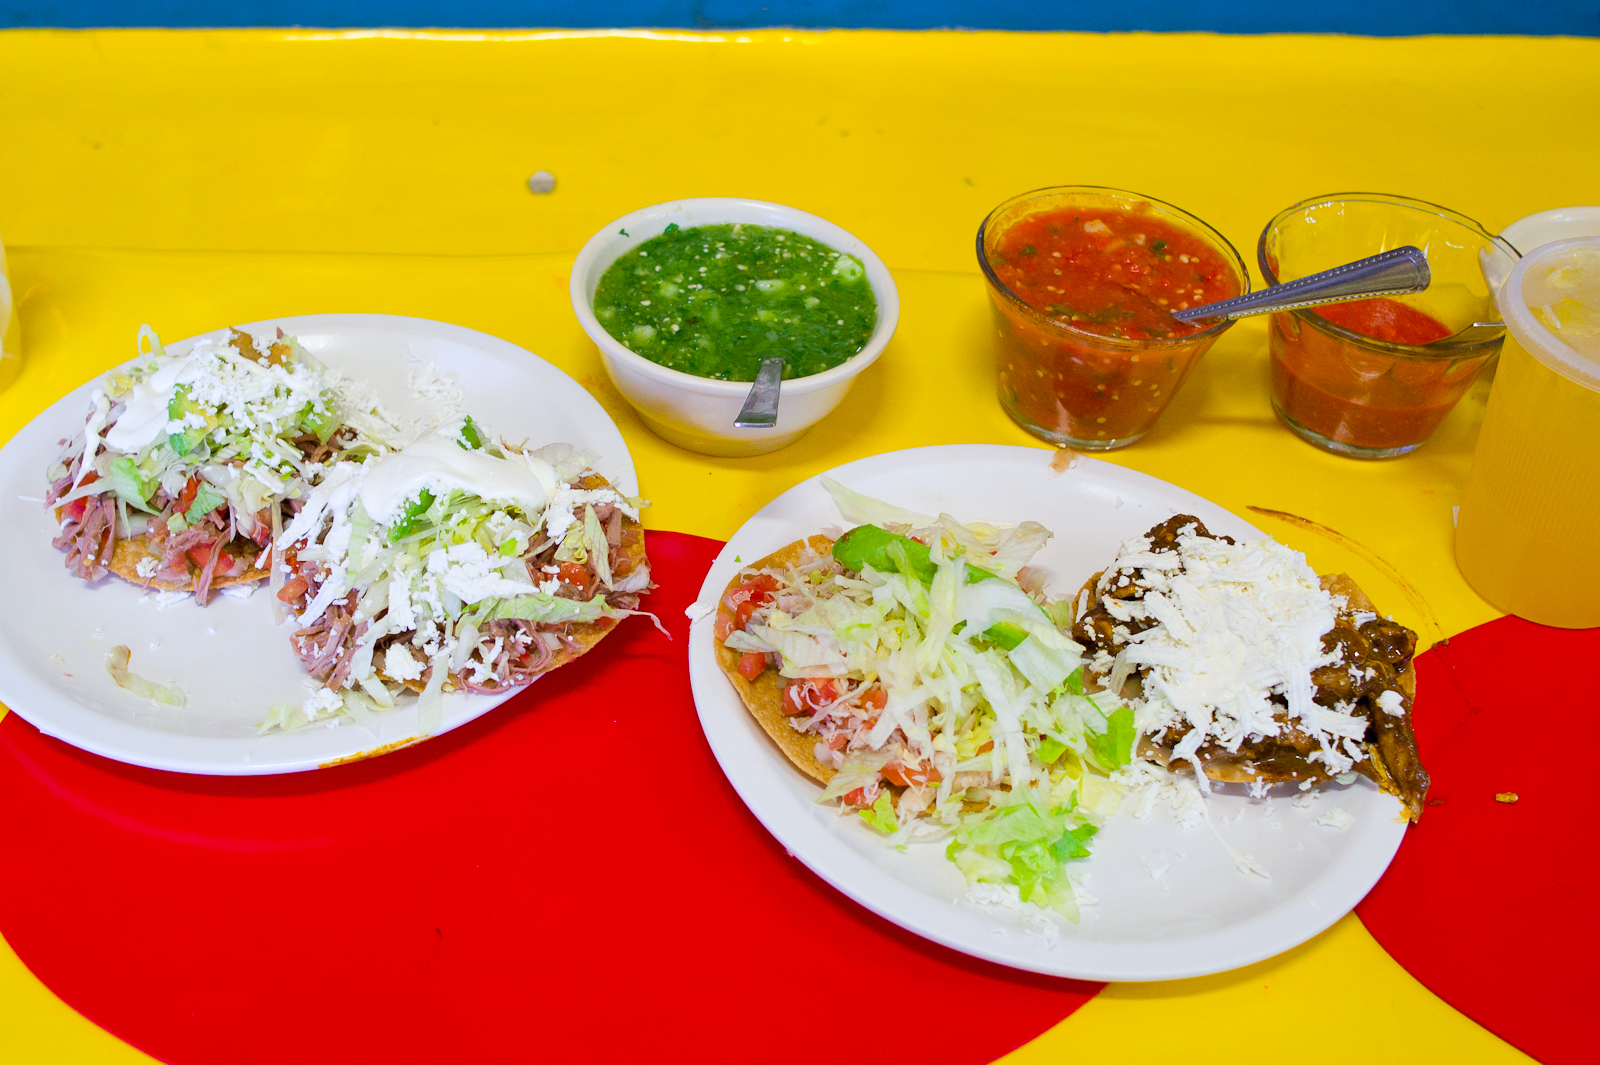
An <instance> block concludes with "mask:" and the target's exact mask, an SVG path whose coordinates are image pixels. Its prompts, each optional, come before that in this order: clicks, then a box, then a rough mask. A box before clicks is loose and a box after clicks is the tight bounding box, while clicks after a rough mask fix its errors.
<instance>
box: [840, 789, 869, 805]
mask: <svg viewBox="0 0 1600 1065" xmlns="http://www.w3.org/2000/svg"><path fill="white" fill-rule="evenodd" d="M839 801H840V802H842V803H844V805H846V806H871V805H872V804H871V803H869V802H868V801H867V789H866V788H865V787H860V788H857V789H856V790H855V791H847V792H845V793H844V795H843V796H842V797H841V798H840V799H839Z"/></svg>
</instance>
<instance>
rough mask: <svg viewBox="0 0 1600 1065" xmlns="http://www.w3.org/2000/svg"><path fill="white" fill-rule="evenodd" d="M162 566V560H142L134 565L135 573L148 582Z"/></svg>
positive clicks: (146, 558) (148, 558)
mask: <svg viewBox="0 0 1600 1065" xmlns="http://www.w3.org/2000/svg"><path fill="white" fill-rule="evenodd" d="M160 565H161V560H160V559H159V558H150V557H145V558H141V559H140V560H139V561H138V562H135V563H134V564H133V572H135V573H137V574H138V575H139V576H141V577H143V578H145V579H146V580H148V579H149V578H150V577H152V576H154V575H155V572H156V569H157V568H158V567H160Z"/></svg>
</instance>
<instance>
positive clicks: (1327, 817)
mask: <svg viewBox="0 0 1600 1065" xmlns="http://www.w3.org/2000/svg"><path fill="white" fill-rule="evenodd" d="M1314 820H1315V821H1316V822H1317V824H1319V825H1322V826H1324V827H1326V828H1336V829H1338V830H1339V831H1341V832H1343V831H1344V830H1345V829H1347V828H1349V827H1350V826H1351V825H1353V824H1355V823H1356V819H1355V815H1354V814H1352V813H1350V812H1349V811H1348V810H1343V809H1340V808H1339V807H1337V806H1335V807H1333V808H1332V809H1331V810H1329V811H1328V812H1327V813H1325V814H1323V815H1322V816H1321V817H1318V818H1315V819H1314Z"/></svg>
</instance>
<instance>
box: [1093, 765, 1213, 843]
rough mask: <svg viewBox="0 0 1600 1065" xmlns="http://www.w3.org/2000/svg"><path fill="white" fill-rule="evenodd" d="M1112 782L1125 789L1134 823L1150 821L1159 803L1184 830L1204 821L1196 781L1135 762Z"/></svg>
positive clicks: (1113, 774)
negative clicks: (1163, 805)
mask: <svg viewBox="0 0 1600 1065" xmlns="http://www.w3.org/2000/svg"><path fill="white" fill-rule="evenodd" d="M1111 781H1112V783H1114V784H1120V785H1121V786H1123V787H1124V788H1126V789H1128V793H1129V795H1130V796H1131V797H1132V799H1133V802H1134V810H1133V816H1134V819H1135V820H1138V821H1146V820H1149V818H1150V815H1151V814H1152V813H1153V812H1154V811H1155V808H1156V804H1157V803H1158V802H1159V803H1164V804H1165V805H1167V806H1168V807H1170V808H1171V810H1172V814H1173V817H1175V818H1176V819H1177V822H1178V824H1179V826H1181V827H1183V828H1193V827H1194V826H1195V825H1198V824H1199V823H1200V822H1201V821H1202V820H1203V819H1204V818H1205V811H1206V807H1205V797H1204V796H1203V795H1201V794H1200V789H1199V787H1198V786H1196V784H1195V782H1194V781H1192V780H1188V779H1186V778H1184V777H1180V776H1177V775H1176V774H1174V773H1172V772H1170V771H1168V770H1165V769H1162V768H1161V767H1160V766H1158V765H1155V764H1154V763H1151V762H1146V761H1143V760H1135V761H1134V762H1132V763H1131V764H1129V765H1127V766H1125V767H1124V768H1122V769H1119V770H1117V771H1116V772H1115V773H1112V774H1111Z"/></svg>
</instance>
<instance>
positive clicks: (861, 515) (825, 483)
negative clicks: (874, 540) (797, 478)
mask: <svg viewBox="0 0 1600 1065" xmlns="http://www.w3.org/2000/svg"><path fill="white" fill-rule="evenodd" d="M822 487H824V488H826V489H827V490H828V494H829V495H831V496H832V497H833V501H834V503H835V504H836V505H837V506H838V508H839V513H840V514H842V515H843V516H844V520H845V521H850V522H856V523H858V524H862V525H867V524H880V525H908V526H912V527H914V528H921V527H923V526H926V525H932V524H933V523H934V520H933V519H932V518H930V517H928V516H927V515H925V514H918V513H916V512H915V511H911V510H904V509H902V508H900V507H897V506H894V505H893V504H890V503H884V502H881V501H880V500H876V499H873V498H872V497H871V496H866V495H862V494H861V493H860V492H856V491H853V490H851V489H849V488H846V487H845V486H844V485H842V484H840V483H839V482H838V481H835V480H834V479H833V478H832V477H829V476H826V475H824V476H823V477H822Z"/></svg>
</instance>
